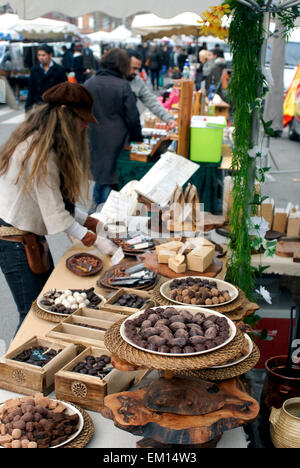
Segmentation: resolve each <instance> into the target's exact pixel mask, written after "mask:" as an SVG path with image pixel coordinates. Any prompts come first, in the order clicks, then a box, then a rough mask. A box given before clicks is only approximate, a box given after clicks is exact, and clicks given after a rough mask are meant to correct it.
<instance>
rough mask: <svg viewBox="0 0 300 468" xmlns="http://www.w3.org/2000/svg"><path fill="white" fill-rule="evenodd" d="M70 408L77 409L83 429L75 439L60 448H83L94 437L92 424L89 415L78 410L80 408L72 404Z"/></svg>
mask: <svg viewBox="0 0 300 468" xmlns="http://www.w3.org/2000/svg"><path fill="white" fill-rule="evenodd" d="M72 406H74V407H75V408H76V409H78V411H80V413H81V414H82V416H83V421H84V423H83V428H82V431H81V432H80V434H78V436H77V437H76V438H75V439H73V440H71V442H69V443H68V444H66V445H63V446H62V448H84V447H85V446H86V445H87V444H88V443H89V442H90V440H91V438H92V437H93V435H94V423H93V420H92V418H91V417H90V415H89V414H88V413H87V412H86V411H84V410H83V409H82V408H80V406H77V405H75V404H74V403H72Z"/></svg>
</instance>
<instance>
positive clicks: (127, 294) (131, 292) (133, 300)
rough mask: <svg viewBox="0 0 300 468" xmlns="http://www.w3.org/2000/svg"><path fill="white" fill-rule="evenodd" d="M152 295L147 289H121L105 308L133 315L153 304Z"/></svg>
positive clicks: (108, 301)
mask: <svg viewBox="0 0 300 468" xmlns="http://www.w3.org/2000/svg"><path fill="white" fill-rule="evenodd" d="M149 301H152V299H151V295H150V294H149V293H148V292H147V291H140V290H136V289H132V288H122V289H119V290H118V291H117V292H116V293H115V294H114V295H113V296H112V297H110V298H109V299H108V300H107V301H106V302H105V304H103V305H102V309H103V310H109V311H111V312H116V313H120V314H124V315H131V314H135V313H136V312H139V311H140V310H142V309H144V308H145V307H146V306H149V307H150V306H151V304H150V302H149Z"/></svg>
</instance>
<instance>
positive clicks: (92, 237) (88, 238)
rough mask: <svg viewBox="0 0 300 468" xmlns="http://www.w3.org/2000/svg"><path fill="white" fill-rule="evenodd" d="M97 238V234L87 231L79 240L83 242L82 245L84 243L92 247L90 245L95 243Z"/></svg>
mask: <svg viewBox="0 0 300 468" xmlns="http://www.w3.org/2000/svg"><path fill="white" fill-rule="evenodd" d="M96 240H97V235H96V234H94V233H93V232H90V231H89V232H87V233H86V235H85V236H84V238H83V239H82V240H81V242H82V243H83V245H85V246H86V247H92V245H94V244H95V242H96Z"/></svg>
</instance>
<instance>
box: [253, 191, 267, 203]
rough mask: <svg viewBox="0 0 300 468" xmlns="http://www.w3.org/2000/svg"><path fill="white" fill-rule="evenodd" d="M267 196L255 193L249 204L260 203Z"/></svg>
mask: <svg viewBox="0 0 300 468" xmlns="http://www.w3.org/2000/svg"><path fill="white" fill-rule="evenodd" d="M268 198H269V197H268V196H265V197H262V196H261V195H260V194H259V193H255V194H254V196H253V201H252V203H250V205H261V204H262V203H263V202H264V201H265V200H267V199H268Z"/></svg>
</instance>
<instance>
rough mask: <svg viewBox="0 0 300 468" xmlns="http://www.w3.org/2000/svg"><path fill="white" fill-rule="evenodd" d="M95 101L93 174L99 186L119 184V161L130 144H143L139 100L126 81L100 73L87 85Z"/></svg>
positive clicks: (90, 129) (116, 74) (106, 72)
mask: <svg viewBox="0 0 300 468" xmlns="http://www.w3.org/2000/svg"><path fill="white" fill-rule="evenodd" d="M84 86H86V87H87V89H88V90H89V91H90V92H91V94H92V95H93V98H94V115H95V117H96V119H97V120H98V122H99V123H98V124H91V125H90V127H89V138H90V155H91V171H92V174H93V176H94V180H95V181H96V182H98V183H100V184H108V185H113V184H117V183H118V170H117V159H118V156H119V155H120V154H121V153H122V151H123V150H124V148H125V146H126V145H127V144H128V143H129V142H130V141H142V135H141V131H142V129H141V124H140V115H139V111H138V109H137V105H136V98H135V96H134V94H133V92H132V91H131V88H130V85H129V83H128V81H127V80H125V79H123V78H122V77H121V75H119V74H118V73H116V72H114V71H111V70H102V69H101V70H99V71H98V72H97V74H96V75H95V76H93V77H92V78H90V79H89V80H87V81H86V82H85V84H84Z"/></svg>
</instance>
